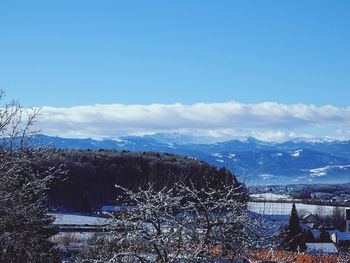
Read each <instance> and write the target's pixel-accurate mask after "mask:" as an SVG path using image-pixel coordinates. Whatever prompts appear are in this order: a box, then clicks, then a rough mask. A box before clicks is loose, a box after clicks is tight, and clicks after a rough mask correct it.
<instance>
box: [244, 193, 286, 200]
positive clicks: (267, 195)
mask: <svg viewBox="0 0 350 263" xmlns="http://www.w3.org/2000/svg"><path fill="white" fill-rule="evenodd" d="M250 197H252V198H257V199H263V200H287V199H290V198H291V197H290V196H289V195H281V194H274V193H263V194H251V195H250Z"/></svg>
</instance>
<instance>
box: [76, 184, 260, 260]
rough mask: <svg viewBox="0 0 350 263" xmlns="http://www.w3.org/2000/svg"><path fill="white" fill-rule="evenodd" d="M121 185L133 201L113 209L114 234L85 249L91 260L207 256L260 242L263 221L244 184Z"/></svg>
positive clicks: (232, 252)
mask: <svg viewBox="0 0 350 263" xmlns="http://www.w3.org/2000/svg"><path fill="white" fill-rule="evenodd" d="M118 188H119V189H121V190H122V191H123V192H124V195H123V197H124V198H125V196H127V199H128V200H129V204H128V205H126V206H124V208H125V209H122V211H123V212H121V213H118V214H111V216H112V218H113V223H112V225H111V234H109V235H108V234H107V235H105V236H104V237H101V238H100V239H99V241H98V242H97V246H96V247H95V248H93V249H92V250H89V251H87V252H86V251H85V252H84V253H83V254H84V258H85V259H86V260H87V262H93V261H95V262H162V263H163V262H203V261H205V260H207V259H213V258H216V259H218V258H234V257H237V256H239V255H240V254H241V253H243V252H245V251H246V250H247V249H248V248H250V247H254V248H256V247H259V246H260V245H262V243H261V244H260V243H259V241H260V240H262V237H263V235H261V234H262V233H261V230H262V229H263V227H262V225H261V222H260V221H259V220H257V219H255V218H254V217H252V216H251V215H250V214H249V212H248V211H247V209H246V203H245V201H243V200H245V198H244V197H243V196H244V191H242V189H241V186H235V185H225V184H223V185H220V186H219V187H212V186H210V184H207V185H206V186H205V187H203V188H200V189H198V188H196V187H195V186H193V185H191V184H183V183H178V184H176V185H175V186H174V187H163V188H160V189H159V188H156V187H155V186H153V185H152V184H149V185H148V187H147V188H146V189H139V190H138V191H136V192H133V191H130V190H127V189H124V188H121V187H119V186H118ZM80 260H81V261H84V260H83V259H81V258H80Z"/></svg>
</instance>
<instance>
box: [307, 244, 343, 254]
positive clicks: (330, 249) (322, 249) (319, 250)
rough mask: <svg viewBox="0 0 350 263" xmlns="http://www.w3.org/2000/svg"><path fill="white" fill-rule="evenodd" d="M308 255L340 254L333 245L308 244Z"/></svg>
mask: <svg viewBox="0 0 350 263" xmlns="http://www.w3.org/2000/svg"><path fill="white" fill-rule="evenodd" d="M306 247H307V248H306V251H305V252H306V253H309V254H323V255H335V254H337V253H338V249H337V247H336V246H335V245H334V244H333V243H306Z"/></svg>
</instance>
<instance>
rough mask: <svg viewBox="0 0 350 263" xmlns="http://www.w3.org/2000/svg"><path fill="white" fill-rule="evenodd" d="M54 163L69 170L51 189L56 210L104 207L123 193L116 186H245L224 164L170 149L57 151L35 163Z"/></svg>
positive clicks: (51, 204)
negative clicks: (222, 165)
mask: <svg viewBox="0 0 350 263" xmlns="http://www.w3.org/2000/svg"><path fill="white" fill-rule="evenodd" d="M50 167H61V169H62V170H64V171H65V173H63V174H60V175H58V176H57V177H56V178H54V180H52V182H51V185H50V187H49V189H48V190H47V191H48V192H47V194H48V197H49V207H50V210H51V211H62V212H63V211H65V212H85V213H88V212H93V211H100V209H101V207H102V206H103V205H114V204H115V205H118V203H117V201H116V200H117V197H118V196H120V194H121V193H120V191H118V189H117V188H116V187H115V185H119V186H122V187H125V188H127V189H130V190H139V188H142V187H145V186H147V184H148V183H152V184H153V185H154V186H155V187H159V188H161V187H164V186H168V187H169V186H172V185H174V184H175V183H177V182H182V183H185V184H193V185H194V186H195V187H196V188H201V187H203V186H204V184H206V183H208V182H210V186H211V187H216V186H219V185H221V184H222V183H224V184H233V185H235V186H239V185H240V183H239V182H238V181H237V179H236V177H235V176H234V175H233V174H232V173H231V172H230V171H228V170H227V169H225V168H216V167H214V166H211V165H209V164H207V163H205V162H203V161H199V160H196V159H194V158H191V157H180V156H176V155H173V154H167V153H153V152H142V153H135V152H128V151H122V152H117V151H105V150H99V151H90V150H86V151H85V150H84V151H83V150H52V152H51V153H50V154H48V155H47V156H43V157H42V158H40V161H39V162H38V163H36V164H35V169H37V170H45V169H48V168H50ZM241 189H245V188H244V187H242V188H241ZM242 191H245V190H242ZM245 198H247V195H245ZM119 200H120V198H119Z"/></svg>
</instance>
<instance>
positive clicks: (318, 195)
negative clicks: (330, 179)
mask: <svg viewBox="0 0 350 263" xmlns="http://www.w3.org/2000/svg"><path fill="white" fill-rule="evenodd" d="M311 198H312V199H322V200H329V199H332V194H330V193H323V192H314V193H312V194H311Z"/></svg>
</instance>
